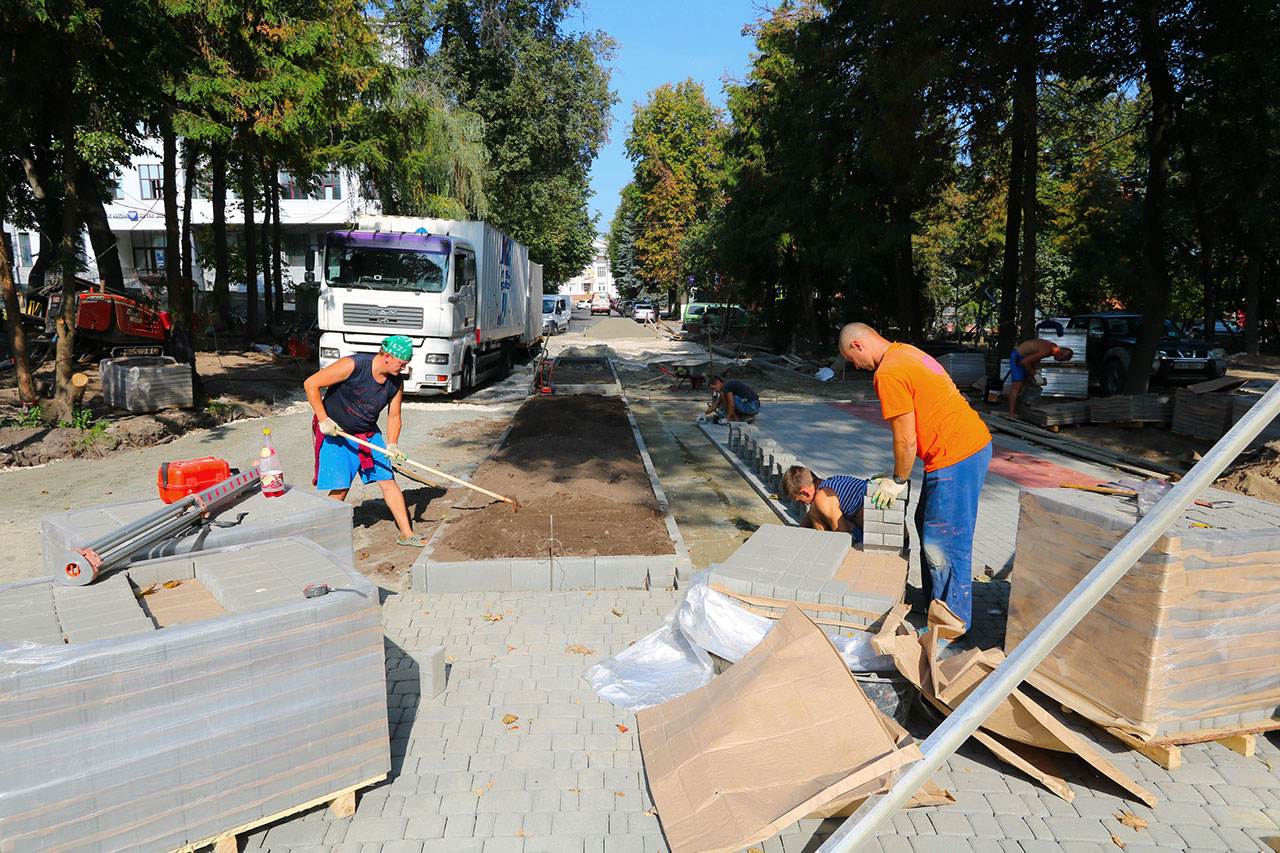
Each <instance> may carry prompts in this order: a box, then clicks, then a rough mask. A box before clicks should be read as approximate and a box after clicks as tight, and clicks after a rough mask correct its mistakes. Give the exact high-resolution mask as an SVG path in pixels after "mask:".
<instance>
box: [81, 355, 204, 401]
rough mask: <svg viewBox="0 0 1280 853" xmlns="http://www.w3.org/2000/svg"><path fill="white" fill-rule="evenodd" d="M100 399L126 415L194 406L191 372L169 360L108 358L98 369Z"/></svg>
mask: <svg viewBox="0 0 1280 853" xmlns="http://www.w3.org/2000/svg"><path fill="white" fill-rule="evenodd" d="M99 373H100V375H101V376H102V396H103V398H104V399H105V400H106V401H107V405H108V406H112V407H113V408H117V409H124V410H125V411H126V412H134V413H135V414H136V413H138V412H158V411H160V410H161V409H169V408H190V407H191V406H192V405H194V404H193V394H192V386H191V368H190V367H189V366H188V365H185V364H179V363H178V362H177V361H175V360H174V359H172V358H170V357H169V356H134V357H130V358H107V359H103V360H102V363H101V364H100V365H99Z"/></svg>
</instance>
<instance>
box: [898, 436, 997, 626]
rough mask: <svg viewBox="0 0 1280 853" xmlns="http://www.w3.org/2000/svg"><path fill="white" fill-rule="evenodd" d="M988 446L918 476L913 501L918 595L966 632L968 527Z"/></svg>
mask: <svg viewBox="0 0 1280 853" xmlns="http://www.w3.org/2000/svg"><path fill="white" fill-rule="evenodd" d="M990 463H991V444H990V443H989V442H988V444H987V446H986V447H984V448H982V449H981V450H979V451H978V452H977V453H975V454H973V455H972V456H970V457H969V458H967V459H962V460H960V461H959V462H957V463H955V464H954V465H948V466H947V467H945V468H939V469H938V470H937V471H929V472H926V473H925V475H924V486H923V488H921V489H920V500H919V501H918V502H917V504H916V529H917V530H919V531H920V546H921V547H920V574H921V576H922V580H923V582H924V594H925V597H926V598H928V599H929V600H933V599H935V598H936V599H940V600H941V601H942V602H943V603H945V604H946V605H947V607H949V608H950V609H951V612H952V613H954V614H955V615H956V616H957V617H959V618H960V619H961V620H963V621H964V625H965V629H966V630H968V628H969V626H970V624H971V620H972V616H973V528H974V525H975V524H977V522H978V495H979V494H980V493H981V492H982V484H983V482H984V481H985V480H986V478H987V466H988V465H989V464H990Z"/></svg>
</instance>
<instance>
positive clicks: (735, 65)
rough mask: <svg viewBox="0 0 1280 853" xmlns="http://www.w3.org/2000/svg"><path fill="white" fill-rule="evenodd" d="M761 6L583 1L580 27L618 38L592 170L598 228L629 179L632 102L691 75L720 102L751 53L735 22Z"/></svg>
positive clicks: (726, 1)
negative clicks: (607, 121) (612, 99)
mask: <svg viewBox="0 0 1280 853" xmlns="http://www.w3.org/2000/svg"><path fill="white" fill-rule="evenodd" d="M765 6H766V3H764V2H761V0H648V1H647V2H632V0H582V8H581V11H580V15H581V19H582V20H581V23H580V27H581V28H582V29H584V30H603V31H604V32H606V33H608V34H609V35H610V36H611V37H612V38H613V40H614V41H615V42H617V51H616V53H615V54H614V58H613V61H612V62H611V63H610V65H611V68H612V71H613V78H612V87H613V90H614V91H615V92H616V93H617V95H618V103H616V104H614V107H613V127H612V128H611V129H610V131H609V144H608V145H606V146H605V147H604V148H603V149H601V151H600V156H599V157H597V158H596V162H595V165H594V166H593V167H592V169H591V188H592V189H593V190H594V191H595V195H594V196H592V198H591V201H590V205H591V212H592V213H599V214H600V220H599V228H600V231H601V232H606V231H608V230H609V222H610V220H611V219H613V211H614V208H616V207H617V205H618V192H619V191H620V190H621V189H622V188H623V187H624V186H626V184H627V182H628V181H630V180H631V161H630V160H628V159H627V154H626V151H625V150H624V148H623V142H624V141H626V138H627V131H628V129H629V127H630V125H631V111H632V106H633V105H634V104H636V103H637V102H640V103H643V102H644V101H645V99H646V98H647V97H648V94H649V93H650V92H652V91H653V90H654V89H656V88H658V87H659V86H661V85H662V84H663V83H672V82H676V81H679V80H684V79H685V78H687V77H692V78H693V79H694V80H696V81H698V82H700V83H702V85H703V86H704V87H705V88H706V90H707V96H708V97H709V98H711V100H712V101H713V102H714V103H715V104H716V105H717V106H720V107H723V106H724V92H723V84H722V82H721V81H722V80H723V79H724V77H725V76H726V75H728V76H729V77H730V78H732V79H741V78H742V76H743V75H744V74H745V73H746V70H747V65H748V60H749V58H750V53H751V46H752V40H751V38H750V37H749V36H743V35H742V27H743V26H744V25H745V24H748V23H751V22H752V21H754V20H756V19H757V18H758V17H760V15H761V10H762V9H763V8H764V7H765Z"/></svg>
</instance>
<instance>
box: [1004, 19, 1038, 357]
mask: <svg viewBox="0 0 1280 853" xmlns="http://www.w3.org/2000/svg"><path fill="white" fill-rule="evenodd" d="M1032 2H1033V0H1021V2H1020V3H1019V4H1018V9H1017V15H1016V18H1015V25H1016V27H1017V31H1018V52H1017V59H1016V60H1015V62H1014V79H1013V116H1012V118H1011V119H1010V121H1009V191H1008V194H1007V196H1006V197H1005V219H1004V266H1003V268H1002V269H1001V271H1000V318H999V321H998V324H997V326H996V350H997V351H998V352H999V353H1000V354H1001V355H1002V356H1003V355H1004V354H1005V353H1008V352H1011V351H1012V350H1013V348H1014V347H1015V346H1017V344H1018V341H1017V337H1018V325H1017V309H1018V282H1019V280H1020V278H1021V276H1020V274H1019V269H1018V257H1019V252H1018V238H1019V235H1020V234H1021V233H1022V208H1023V195H1024V192H1025V190H1024V183H1025V180H1026V179H1025V174H1026V168H1027V134H1028V130H1029V125H1030V105H1031V99H1032V98H1034V97H1035V77H1034V76H1033V75H1030V74H1028V71H1030V69H1029V68H1028V66H1027V63H1026V55H1027V40H1028V38H1031V37H1032V36H1033V31H1032V27H1031V24H1032V22H1033V21H1034V11H1033V10H1032V8H1031V3H1032ZM1032 49H1033V50H1034V42H1033V44H1032Z"/></svg>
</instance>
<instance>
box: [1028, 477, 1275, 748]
mask: <svg viewBox="0 0 1280 853" xmlns="http://www.w3.org/2000/svg"><path fill="white" fill-rule="evenodd" d="M1205 500H1206V501H1208V502H1211V503H1217V502H1218V501H1221V502H1222V504H1220V505H1218V506H1216V507H1192V508H1190V509H1188V510H1187V511H1186V512H1185V513H1184V515H1183V517H1181V518H1180V519H1179V520H1178V521H1176V522H1175V523H1174V525H1173V526H1172V527H1171V528H1170V529H1169V531H1167V532H1166V533H1165V534H1164V535H1163V536H1161V538H1160V539H1159V540H1157V541H1156V543H1155V544H1154V545H1153V546H1152V547H1151V549H1150V550H1149V551H1148V552H1147V553H1146V554H1145V555H1144V556H1143V557H1142V558H1141V559H1140V560H1139V561H1138V563H1137V565H1136V566H1135V567H1134V568H1133V569H1131V570H1130V571H1129V572H1128V573H1127V574H1126V575H1125V576H1124V577H1123V578H1122V579H1121V580H1120V582H1119V583H1117V585H1116V586H1115V588H1114V589H1112V590H1111V591H1110V592H1108V593H1107V595H1106V596H1105V597H1104V598H1103V600H1102V601H1101V602H1099V603H1098V605H1097V606H1095V607H1094V608H1093V610H1091V611H1090V613H1089V614H1088V615H1086V616H1085V618H1084V620H1083V621H1082V622H1081V623H1080V625H1079V626H1077V627H1076V629H1075V630H1073V631H1072V632H1071V633H1070V634H1068V636H1067V637H1066V638H1065V639H1064V640H1063V641H1062V642H1061V643H1060V644H1059V645H1058V646H1057V647H1055V649H1054V650H1053V652H1052V653H1051V654H1050V655H1049V657H1048V658H1046V659H1045V661H1044V662H1043V663H1042V664H1041V665H1040V666H1039V667H1038V668H1037V669H1036V671H1035V673H1033V675H1032V676H1031V677H1030V678H1029V679H1028V681H1029V683H1031V684H1033V685H1034V686H1035V687H1036V688H1038V689H1039V690H1041V691H1043V692H1045V693H1046V694H1048V695H1050V696H1052V697H1053V698H1054V699H1056V700H1058V701H1059V702H1060V703H1062V705H1064V706H1065V707H1067V708H1070V709H1072V710H1073V711H1075V712H1076V713H1079V714H1081V715H1082V716H1084V717H1085V718H1086V719H1089V720H1092V721H1093V722H1095V723H1097V724H1098V725H1100V726H1103V727H1106V728H1108V730H1111V729H1114V730H1116V731H1120V732H1123V733H1125V734H1127V735H1128V736H1129V737H1130V738H1131V740H1132V741H1134V742H1136V743H1140V744H1142V745H1163V746H1168V745H1176V744H1178V743H1183V742H1195V741H1199V740H1206V739H1207V740H1218V739H1220V733H1226V735H1225V736H1228V737H1230V736H1234V735H1235V734H1242V733H1248V732H1250V731H1254V732H1256V731H1261V730H1266V728H1267V727H1271V726H1272V721H1273V718H1274V717H1275V710H1276V708H1277V706H1280V670H1278V669H1277V668H1276V666H1275V661H1276V660H1278V659H1280V634H1278V633H1277V632H1276V630H1275V618H1274V614H1275V613H1276V612H1277V610H1280V587H1277V585H1276V584H1275V582H1274V575H1275V568H1274V567H1275V565H1276V564H1277V562H1280V534H1278V533H1277V530H1280V507H1276V506H1275V505H1274V504H1270V503H1267V502H1265V501H1259V500H1256V499H1253V498H1248V497H1245V496H1242V495H1236V494H1228V493H1225V492H1217V491H1215V490H1210V491H1209V492H1208V493H1206V495H1205ZM1136 521H1137V516H1136V509H1135V508H1134V507H1133V506H1132V505H1131V504H1127V503H1121V502H1119V501H1117V500H1115V499H1114V498H1111V497H1108V496H1104V495H1097V494H1092V493H1088V492H1082V491H1071V490H1064V489H1034V490H1024V491H1023V492H1022V494H1021V497H1020V511H1019V516H1018V535H1017V547H1016V551H1015V557H1014V566H1013V573H1012V577H1013V583H1012V586H1011V588H1010V596H1009V618H1008V628H1007V633H1006V641H1005V648H1006V651H1012V650H1013V649H1014V648H1016V647H1017V645H1018V644H1019V643H1020V642H1022V641H1023V640H1024V639H1025V638H1026V637H1027V635H1028V634H1029V633H1030V632H1031V631H1032V630H1033V629H1034V628H1035V627H1036V626H1037V625H1038V624H1039V623H1040V622H1041V620H1043V618H1044V617H1045V615H1046V614H1047V613H1048V612H1049V611H1050V610H1051V609H1052V608H1053V607H1054V606H1056V605H1057V604H1058V602H1060V601H1061V600H1062V599H1063V598H1064V597H1065V596H1066V595H1067V594H1068V593H1069V592H1070V591H1071V589H1072V588H1073V587H1074V586H1075V585H1076V584H1077V583H1078V582H1079V581H1080V580H1081V579H1082V578H1083V577H1084V576H1085V575H1086V574H1087V573H1088V572H1089V571H1091V570H1092V569H1093V567H1094V566H1095V565H1097V563H1098V562H1099V561H1100V560H1102V559H1103V558H1104V557H1105V555H1106V554H1107V552H1108V551H1110V550H1111V548H1113V547H1114V546H1115V545H1116V543H1118V542H1119V541H1120V539H1121V538H1122V537H1123V536H1124V535H1125V534H1127V533H1128V531H1129V530H1130V529H1131V528H1132V526H1133V525H1134V524H1135V523H1136ZM1101 650H1105V653H1104V652H1103V651H1101ZM1135 748H1138V747H1135Z"/></svg>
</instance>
